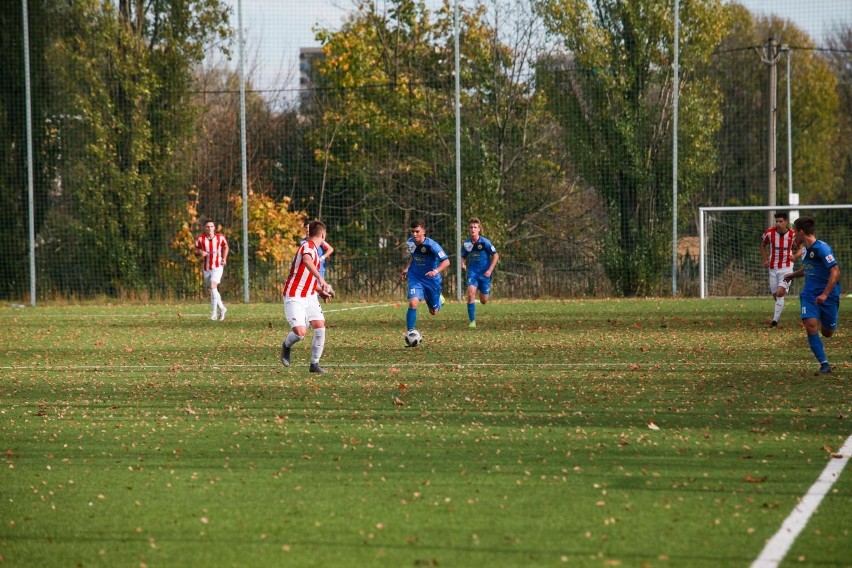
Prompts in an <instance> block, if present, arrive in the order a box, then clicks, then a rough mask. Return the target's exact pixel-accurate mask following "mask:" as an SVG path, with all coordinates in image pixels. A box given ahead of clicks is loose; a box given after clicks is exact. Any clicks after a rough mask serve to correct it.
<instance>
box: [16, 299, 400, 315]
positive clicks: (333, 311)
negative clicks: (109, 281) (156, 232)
mask: <svg viewBox="0 0 852 568" xmlns="http://www.w3.org/2000/svg"><path fill="white" fill-rule="evenodd" d="M397 304H400V305H401V303H400V302H397ZM397 304H369V305H366V306H352V307H351V308H331V309H324V310H323V311H324V312H325V313H327V314H330V313H336V312H351V311H354V310H369V309H373V308H392V307H393V306H395V305H397ZM235 311H236V310H235ZM228 313H231V312H228ZM29 315H36V314H34V313H32V312H2V311H0V318H3V317H4V316H8V317H15V318H17V317H21V316H25V317H26V316H29ZM38 315H42V314H38ZM236 315H237V314H233V313H231V315H230V316H229V317H234V316H236ZM264 315H265V314H264ZM172 316H175V317H179V318H205V319H206V318H209V317H210V312H205V313H183V312H180V311H177V310H176V311H165V312H145V313H138V314H121V313H113V312H103V313H97V314H91V313H90V314H51V315H50V319H86V318H99V319H104V318H152V317H153V318H161V317H162V318H168V317H172Z"/></svg>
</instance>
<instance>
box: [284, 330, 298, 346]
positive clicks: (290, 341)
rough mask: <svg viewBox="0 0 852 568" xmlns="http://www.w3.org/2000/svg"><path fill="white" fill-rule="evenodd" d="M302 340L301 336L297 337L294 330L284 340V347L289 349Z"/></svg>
mask: <svg viewBox="0 0 852 568" xmlns="http://www.w3.org/2000/svg"><path fill="white" fill-rule="evenodd" d="M301 340H302V337H301V336H300V335H297V334H296V332H294V331H293V330H292V329H291V330H290V333H289V334H288V335H287V338H286V339H285V340H284V345H286V346H287V347H293V346H294V345H295V344H297V343H299V342H300V341H301Z"/></svg>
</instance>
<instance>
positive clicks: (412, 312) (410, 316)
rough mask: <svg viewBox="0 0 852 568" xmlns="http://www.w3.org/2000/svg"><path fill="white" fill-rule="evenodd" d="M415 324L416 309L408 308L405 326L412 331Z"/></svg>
mask: <svg viewBox="0 0 852 568" xmlns="http://www.w3.org/2000/svg"><path fill="white" fill-rule="evenodd" d="M416 323H417V308H412V307H409V308H408V313H406V314H405V325H407V326H408V329H414V325H415V324H416Z"/></svg>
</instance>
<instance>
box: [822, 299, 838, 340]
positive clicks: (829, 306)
mask: <svg viewBox="0 0 852 568" xmlns="http://www.w3.org/2000/svg"><path fill="white" fill-rule="evenodd" d="M819 308H820V317H819V322H820V332H821V333H822V336H823V337H831V336H832V335H834V333H835V332H836V331H837V319H838V318H837V316H838V314H839V313H840V297H837V298H828V299H826V301H825V302H823V303H822V304H820V306H819Z"/></svg>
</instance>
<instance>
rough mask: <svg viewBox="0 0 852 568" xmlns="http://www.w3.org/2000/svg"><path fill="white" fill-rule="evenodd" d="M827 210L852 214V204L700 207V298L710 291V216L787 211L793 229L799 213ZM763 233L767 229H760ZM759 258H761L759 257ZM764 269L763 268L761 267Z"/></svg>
mask: <svg viewBox="0 0 852 568" xmlns="http://www.w3.org/2000/svg"><path fill="white" fill-rule="evenodd" d="M827 209H847V210H849V211H850V213H852V204H846V205H755V206H742V207H700V208H699V209H698V213H699V215H698V233H699V235H698V248H699V253H698V272H699V285H700V296H701V298H707V297H708V289H707V280H708V262H707V245H708V235H707V229H708V227H707V218H708V215H710V214H712V213H732V212H738V211H787V212H789V214H790V226H791V227H792V225H793V221H795V219H796V218H797V217H798V216H799V211H800V210H803V211H806V212H810V211H816V210H827ZM847 221H848V222H847V224H846V225H847V231H848V230H852V215H850V216H849V217H847ZM759 229H760V231H761V233H762V232H763V230H765V229H766V227H760V228H759ZM820 234H821V233H820V223H819V219H817V237H818V238H819V237H820ZM829 244H832V245H833V246H834V244H835V243H832V242H831V241H829ZM754 248H755V249H756V250H757V249H759V241H758V242H757V243H755V245H754ZM758 258H759V256H758ZM846 262H852V258H850V259H848V260H847V261H846ZM761 267H762V266H761Z"/></svg>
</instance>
